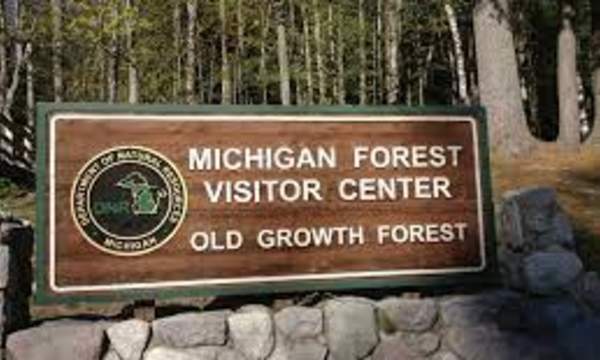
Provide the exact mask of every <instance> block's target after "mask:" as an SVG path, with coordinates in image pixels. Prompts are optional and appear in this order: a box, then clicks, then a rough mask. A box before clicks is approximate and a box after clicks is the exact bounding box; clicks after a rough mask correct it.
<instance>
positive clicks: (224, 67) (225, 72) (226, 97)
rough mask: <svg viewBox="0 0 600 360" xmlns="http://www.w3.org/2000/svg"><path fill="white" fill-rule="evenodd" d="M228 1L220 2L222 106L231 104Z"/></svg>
mask: <svg viewBox="0 0 600 360" xmlns="http://www.w3.org/2000/svg"><path fill="white" fill-rule="evenodd" d="M225 1H226V0H220V1H219V17H220V19H221V104H231V69H230V67H231V66H230V65H229V54H228V53H229V51H228V48H227V8H226V4H225Z"/></svg>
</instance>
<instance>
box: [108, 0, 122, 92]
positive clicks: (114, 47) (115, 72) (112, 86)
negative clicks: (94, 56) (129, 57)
mask: <svg viewBox="0 0 600 360" xmlns="http://www.w3.org/2000/svg"><path fill="white" fill-rule="evenodd" d="M118 11H119V10H118V8H117V7H116V6H113V7H112V8H111V17H112V19H113V20H114V19H116V18H117V17H118V16H119V14H118ZM118 40H119V38H118V34H117V29H113V30H112V32H111V35H110V44H109V52H110V54H109V57H108V71H107V74H106V77H107V79H106V80H107V84H108V102H109V103H114V102H116V101H117V98H118V96H119V94H118V92H119V81H118V76H119V43H118Z"/></svg>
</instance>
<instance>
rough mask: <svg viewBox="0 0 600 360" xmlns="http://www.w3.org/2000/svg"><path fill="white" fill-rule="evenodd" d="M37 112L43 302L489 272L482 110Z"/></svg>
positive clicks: (369, 283) (67, 108) (399, 281)
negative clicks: (418, 111)
mask: <svg viewBox="0 0 600 360" xmlns="http://www.w3.org/2000/svg"><path fill="white" fill-rule="evenodd" d="M38 110H39V111H38V129H39V130H38V131H39V136H38V138H39V144H38V149H39V150H38V168H39V169H38V171H39V172H38V174H39V179H38V180H39V181H38V198H39V199H41V200H43V201H41V202H40V204H39V211H38V216H39V218H38V229H39V233H38V247H37V248H38V253H37V256H38V259H39V262H38V276H37V293H38V299H39V300H40V301H42V302H44V301H56V300H58V301H61V300H71V299H91V298H95V299H108V300H111V299H116V298H142V297H160V296H171V295H173V296H181V295H186V294H232V293H251V292H264V291H297V290H314V289H340V288H354V287H356V288H364V287H375V286H377V287H379V286H397V285H421V284H427V283H439V282H440V281H441V282H444V281H449V280H450V279H454V280H460V281H463V282H464V281H470V280H472V279H474V278H477V277H480V276H481V274H486V273H488V272H489V271H490V270H491V269H492V266H490V265H491V261H493V259H492V257H491V256H490V251H489V250H490V249H491V247H492V246H493V242H492V240H493V239H492V236H493V235H492V234H493V229H492V222H491V219H492V206H491V202H490V188H489V172H488V170H487V169H488V160H487V146H486V144H487V140H486V136H487V135H486V131H485V123H484V119H483V116H482V115H481V114H482V111H480V110H478V109H460V110H453V109H443V110H442V111H440V110H439V109H438V110H437V111H435V112H422V111H421V112H420V113H416V111H415V110H412V111H413V113H412V114H411V113H410V112H409V111H411V110H406V109H404V110H399V109H396V108H367V109H356V108H345V107H342V108H335V107H320V108H319V107H317V108H314V109H313V108H303V109H298V108H283V107H282V108H280V107H266V108H263V107H258V108H257V107H224V108H222V107H191V108H190V107H153V106H150V107H145V106H139V107H126V106H111V107H106V106H99V105H96V106H94V105H85V106H84V105H77V104H71V105H69V104H67V105H64V104H63V105H51V104H46V105H41V106H40V108H39V109H38Z"/></svg>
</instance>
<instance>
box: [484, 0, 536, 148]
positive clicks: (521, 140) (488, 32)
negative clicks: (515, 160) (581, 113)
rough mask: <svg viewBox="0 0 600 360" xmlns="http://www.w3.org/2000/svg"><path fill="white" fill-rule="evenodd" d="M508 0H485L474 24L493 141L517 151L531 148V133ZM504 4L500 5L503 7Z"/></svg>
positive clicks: (493, 144)
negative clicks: (524, 103) (520, 81)
mask: <svg viewBox="0 0 600 360" xmlns="http://www.w3.org/2000/svg"><path fill="white" fill-rule="evenodd" d="M507 3H508V1H507V0H497V1H496V0H481V1H480V2H479V3H478V4H477V6H475V9H474V14H473V25H474V31H475V43H476V49H477V67H478V70H479V90H480V96H481V103H482V105H484V106H486V107H487V110H488V120H489V124H490V135H491V144H492V147H493V148H494V149H495V150H498V151H499V152H501V153H504V154H507V155H516V154H518V153H522V152H524V151H526V150H528V149H529V148H530V146H531V145H532V142H531V139H532V137H531V135H530V133H529V128H528V127H527V122H526V118H525V112H524V110H523V102H522V100H521V93H520V84H519V74H518V69H517V58H516V55H515V47H514V39H513V34H512V30H511V27H510V24H509V21H508V17H507V14H509V8H508V4H507ZM499 7H500V8H499Z"/></svg>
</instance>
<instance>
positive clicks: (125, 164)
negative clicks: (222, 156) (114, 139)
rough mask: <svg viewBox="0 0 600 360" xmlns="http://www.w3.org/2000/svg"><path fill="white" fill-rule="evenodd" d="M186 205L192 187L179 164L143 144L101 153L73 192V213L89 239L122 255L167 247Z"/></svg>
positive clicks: (81, 172) (99, 247)
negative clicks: (176, 164) (187, 183)
mask: <svg viewBox="0 0 600 360" xmlns="http://www.w3.org/2000/svg"><path fill="white" fill-rule="evenodd" d="M186 207H187V189H186V187H185V183H184V181H183V178H182V176H181V174H180V173H179V171H178V170H177V168H176V167H175V165H174V164H173V163H171V162H170V161H169V160H168V159H167V158H165V157H164V156H162V155H161V154H159V153H158V152H156V151H154V150H151V149H148V148H144V147H140V146H123V147H115V148H111V149H109V150H106V151H104V152H102V153H100V154H98V155H96V156H95V157H94V158H92V159H91V160H90V161H88V163H87V164H85V165H84V166H83V168H82V169H81V170H80V171H79V174H78V175H77V178H76V179H75V182H74V184H73V188H72V191H71V212H72V215H73V218H74V220H75V224H76V225H77V227H78V228H79V230H80V231H81V233H82V234H83V236H84V237H85V239H86V240H87V241H88V242H89V243H91V244H92V245H94V246H95V247H96V248H98V249H100V250H102V251H104V252H107V253H109V254H113V255H118V256H135V255H142V254H146V253H149V252H151V251H153V250H156V249H158V248H159V247H161V246H163V245H164V244H165V243H167V241H169V239H170V238H171V237H172V236H173V235H174V234H175V232H176V231H177V229H178V228H179V226H180V225H181V223H182V222H183V218H184V216H185V212H186Z"/></svg>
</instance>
